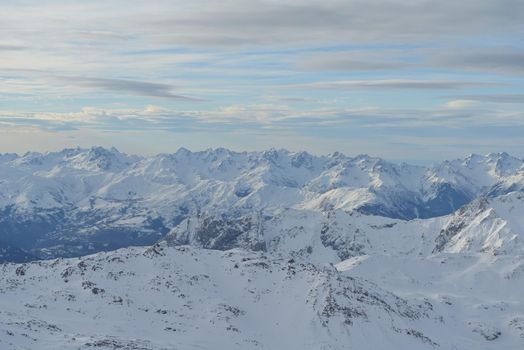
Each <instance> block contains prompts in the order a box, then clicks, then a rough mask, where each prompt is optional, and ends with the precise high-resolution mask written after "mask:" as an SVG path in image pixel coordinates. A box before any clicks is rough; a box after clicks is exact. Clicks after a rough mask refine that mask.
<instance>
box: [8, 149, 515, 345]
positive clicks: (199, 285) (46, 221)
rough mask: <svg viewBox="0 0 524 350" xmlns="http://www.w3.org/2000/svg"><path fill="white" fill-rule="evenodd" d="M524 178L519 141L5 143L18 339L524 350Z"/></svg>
mask: <svg viewBox="0 0 524 350" xmlns="http://www.w3.org/2000/svg"><path fill="white" fill-rule="evenodd" d="M523 188H524V161H522V160H521V159H518V158H515V157H511V156H510V155H508V154H506V153H492V154H488V155H486V156H480V155H474V154H473V155H470V156H468V157H466V158H465V159H458V160H452V161H446V162H443V163H441V164H437V165H435V166H432V167H418V166H411V165H408V164H400V165H397V164H392V163H388V162H386V161H384V160H382V159H379V158H374V157H369V156H366V155H360V156H357V157H349V156H346V155H343V154H340V153H335V154H331V155H327V156H314V155H310V154H308V153H306V152H289V151H286V150H270V151H265V152H233V151H230V150H226V149H216V150H206V151H203V152H190V151H188V150H186V149H180V150H179V151H178V152H176V153H174V154H160V155H156V156H152V157H138V156H133V155H127V154H124V153H121V152H119V151H118V150H116V149H104V148H99V147H95V148H92V149H80V148H77V149H67V150H63V151H61V152H51V153H44V154H42V153H36V152H32V153H27V154H25V155H23V156H17V155H0V210H2V211H1V213H2V216H1V217H0V220H1V221H0V262H4V261H18V262H20V263H16V264H15V263H0V349H13V350H15V349H16V350H19V349H20V350H21V349H44V350H45V349H91V348H100V349H119V348H120V349H151V350H156V349H191V348H196V349H198V348H200V349H324V350H328V349H331V350H337V349H347V348H348V347H349V348H355V349H363V350H366V349H435V348H439V349H450V350H451V349H461V350H462V349H466V350H468V349H494V348H500V349H522V348H524V294H523V293H522V290H524V244H523V239H524V236H523V235H524V215H523V213H524V194H523V192H522V189H523ZM57 213H58V214H60V215H58V214H57ZM406 219H409V220H406ZM53 224H56V226H53ZM13 227H14V228H15V229H13V230H12V231H9V230H10V229H11V228H13ZM26 227H27V228H28V229H27V230H26V231H23V230H22V229H23V228H26ZM46 229H49V230H50V231H49V232H48V233H46V234H43V233H41V231H42V232H43V231H45V230H46ZM126 237H131V238H129V240H124V238H126ZM144 237H145V238H144ZM5 238H8V239H10V241H9V242H3V240H4V239H5ZM104 239H105V240H104ZM126 239H128V238H126ZM13 241H16V242H20V243H23V244H25V246H23V247H17V245H16V244H12V243H13ZM115 242H117V244H115ZM155 242H156V243H155ZM33 243H34V244H39V246H34V247H33V246H32V245H31V244H33ZM45 243H47V244H45ZM119 244H121V245H119ZM133 244H140V245H146V246H145V247H133V246H132V245H133ZM26 246H27V247H29V248H32V249H33V250H31V251H30V253H38V254H39V256H40V257H47V258H50V257H57V256H59V257H63V256H75V255H79V254H81V255H84V256H82V257H78V258H67V259H64V258H58V259H51V260H45V261H33V262H29V263H28V262H25V261H27V260H34V259H35V257H34V256H31V254H27V252H26V251H24V250H22V249H20V248H25V247H26ZM121 246H125V248H123V249H119V250H113V251H111V252H98V253H96V252H97V251H101V250H112V249H115V247H116V248H118V247H121ZM91 253H95V254H91ZM85 254H91V255H85ZM21 262H24V263H21Z"/></svg>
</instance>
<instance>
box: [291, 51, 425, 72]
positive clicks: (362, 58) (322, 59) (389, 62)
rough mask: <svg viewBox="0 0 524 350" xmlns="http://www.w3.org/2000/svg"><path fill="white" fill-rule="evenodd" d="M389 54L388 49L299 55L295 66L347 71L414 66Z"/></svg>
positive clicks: (308, 68) (309, 68)
mask: <svg viewBox="0 0 524 350" xmlns="http://www.w3.org/2000/svg"><path fill="white" fill-rule="evenodd" d="M390 56H392V55H391V54H390V53H389V52H388V50H384V51H381V52H380V54H377V53H373V52H363V51H359V52H354V51H341V52H324V53H318V54H314V55H310V56H306V57H300V58H299V61H298V62H297V66H298V68H301V69H304V70H311V71H347V72H352V71H355V72H358V71H377V70H397V69H404V68H408V67H414V66H416V65H415V64H409V63H407V62H402V61H401V60H399V59H398V57H390Z"/></svg>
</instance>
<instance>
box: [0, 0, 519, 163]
mask: <svg viewBox="0 0 524 350" xmlns="http://www.w3.org/2000/svg"><path fill="white" fill-rule="evenodd" d="M0 14H1V16H2V21H0V30H1V33H2V36H1V37H0V55H1V56H0V57H2V59H1V60H0V152H19V153H20V152H25V151H27V150H40V151H47V150H57V149H61V148H64V147H70V146H77V145H79V146H91V145H103V146H116V147H118V148H119V149H121V150H124V151H127V152H132V153H141V154H152V153H157V152H173V151H175V150H176V149H177V148H179V147H186V148H189V149H193V150H200V149H205V148H208V147H228V148H232V149H235V150H258V149H267V148H270V147H276V148H281V147H282V148H288V149H291V150H304V149H305V150H307V151H310V152H313V153H329V152H333V151H341V152H344V153H347V154H352V155H353V154H359V153H368V154H372V155H378V156H382V157H385V158H388V159H391V160H397V161H410V162H416V163H427V162H432V161H437V160H441V159H445V158H453V157H460V156H464V155H466V154H468V153H472V152H475V153H487V152H491V151H507V152H509V153H512V154H514V155H517V156H524V137H522V135H524V115H523V113H522V107H523V106H524V81H523V79H522V78H523V76H524V21H522V18H524V2H522V1H515V0H485V1H470V0H462V1H460V0H457V1H439V2H436V1H423V0H421V1H413V0H382V1H373V0H367V1H363V0H362V1H353V0H346V1H325V0H324V1H269V0H264V1H260V0H254V1H199V0H196V1H191V2H187V1H163V0H157V1H137V0H128V1H120V0H114V1H100V0H93V1H78V0H69V1H63V0H62V1H56V0H40V1H34V0H26V1H9V0H7V1H2V2H1V4H0Z"/></svg>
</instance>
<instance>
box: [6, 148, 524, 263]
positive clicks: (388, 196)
mask: <svg viewBox="0 0 524 350" xmlns="http://www.w3.org/2000/svg"><path fill="white" fill-rule="evenodd" d="M523 184H524V161H523V160H521V159H518V158H514V157H511V156H509V155H508V154H506V153H497V154H489V155H487V156H478V155H471V156H469V157H467V158H465V159H463V160H454V161H449V162H448V161H446V162H443V163H442V164H438V165H436V166H434V167H428V168H425V167H419V166H411V165H407V164H400V165H397V164H392V163H388V162H386V161H384V160H382V159H379V158H373V157H369V156H365V155H361V156H357V157H349V156H345V155H343V154H340V153H334V154H330V155H327V156H313V155H310V154H308V153H305V152H297V153H294V152H288V151H285V150H270V151H265V152H240V153H239V152H233V151H229V150H226V149H215V150H208V151H203V152H190V151H188V150H185V149H180V150H179V151H178V152H176V153H174V154H160V155H157V156H152V157H139V156H130V155H126V154H123V153H121V152H119V151H118V150H116V149H114V148H113V149H104V148H100V147H94V148H91V149H79V148H77V149H66V150H63V151H61V152H52V153H45V154H41V153H27V154H25V155H23V156H18V155H13V154H4V155H0V240H1V241H4V242H6V243H9V244H10V245H12V246H14V247H18V248H20V249H23V250H25V251H27V252H28V253H30V254H33V255H35V256H39V257H43V258H52V257H58V256H63V257H67V256H80V255H84V254H88V253H94V252H97V251H103V250H113V249H117V248H120V247H126V246H129V245H148V244H152V243H154V242H155V241H157V240H158V239H159V238H161V237H163V236H165V235H166V234H167V233H168V232H169V231H171V230H173V229H175V228H176V227H177V226H178V225H180V224H181V223H182V222H183V221H185V220H187V219H190V218H197V217H201V216H226V217H236V216H239V215H242V216H244V215H255V214H256V213H259V214H256V215H261V216H274V215H275V213H278V212H280V211H282V210H285V209H296V210H309V211H313V212H318V213H322V212H324V213H325V212H329V211H333V210H337V209H340V210H343V211H346V212H353V213H363V214H367V215H378V216H385V217H390V218H397V219H414V218H432V217H436V216H441V215H446V214H450V213H452V212H454V211H455V210H457V209H458V208H460V207H462V206H463V205H465V204H467V203H469V202H471V201H472V200H474V199H476V198H479V197H481V196H500V195H503V194H506V193H509V192H512V191H516V190H520V189H521V188H524V186H523Z"/></svg>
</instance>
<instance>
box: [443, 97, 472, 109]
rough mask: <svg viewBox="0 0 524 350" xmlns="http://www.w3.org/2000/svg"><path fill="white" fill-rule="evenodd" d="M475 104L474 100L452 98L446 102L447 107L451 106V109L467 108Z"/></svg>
mask: <svg viewBox="0 0 524 350" xmlns="http://www.w3.org/2000/svg"><path fill="white" fill-rule="evenodd" d="M473 105H475V101H472V100H467V99H463V100H452V101H448V102H446V107H447V108H453V109H462V108H469V107H471V106H473Z"/></svg>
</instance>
